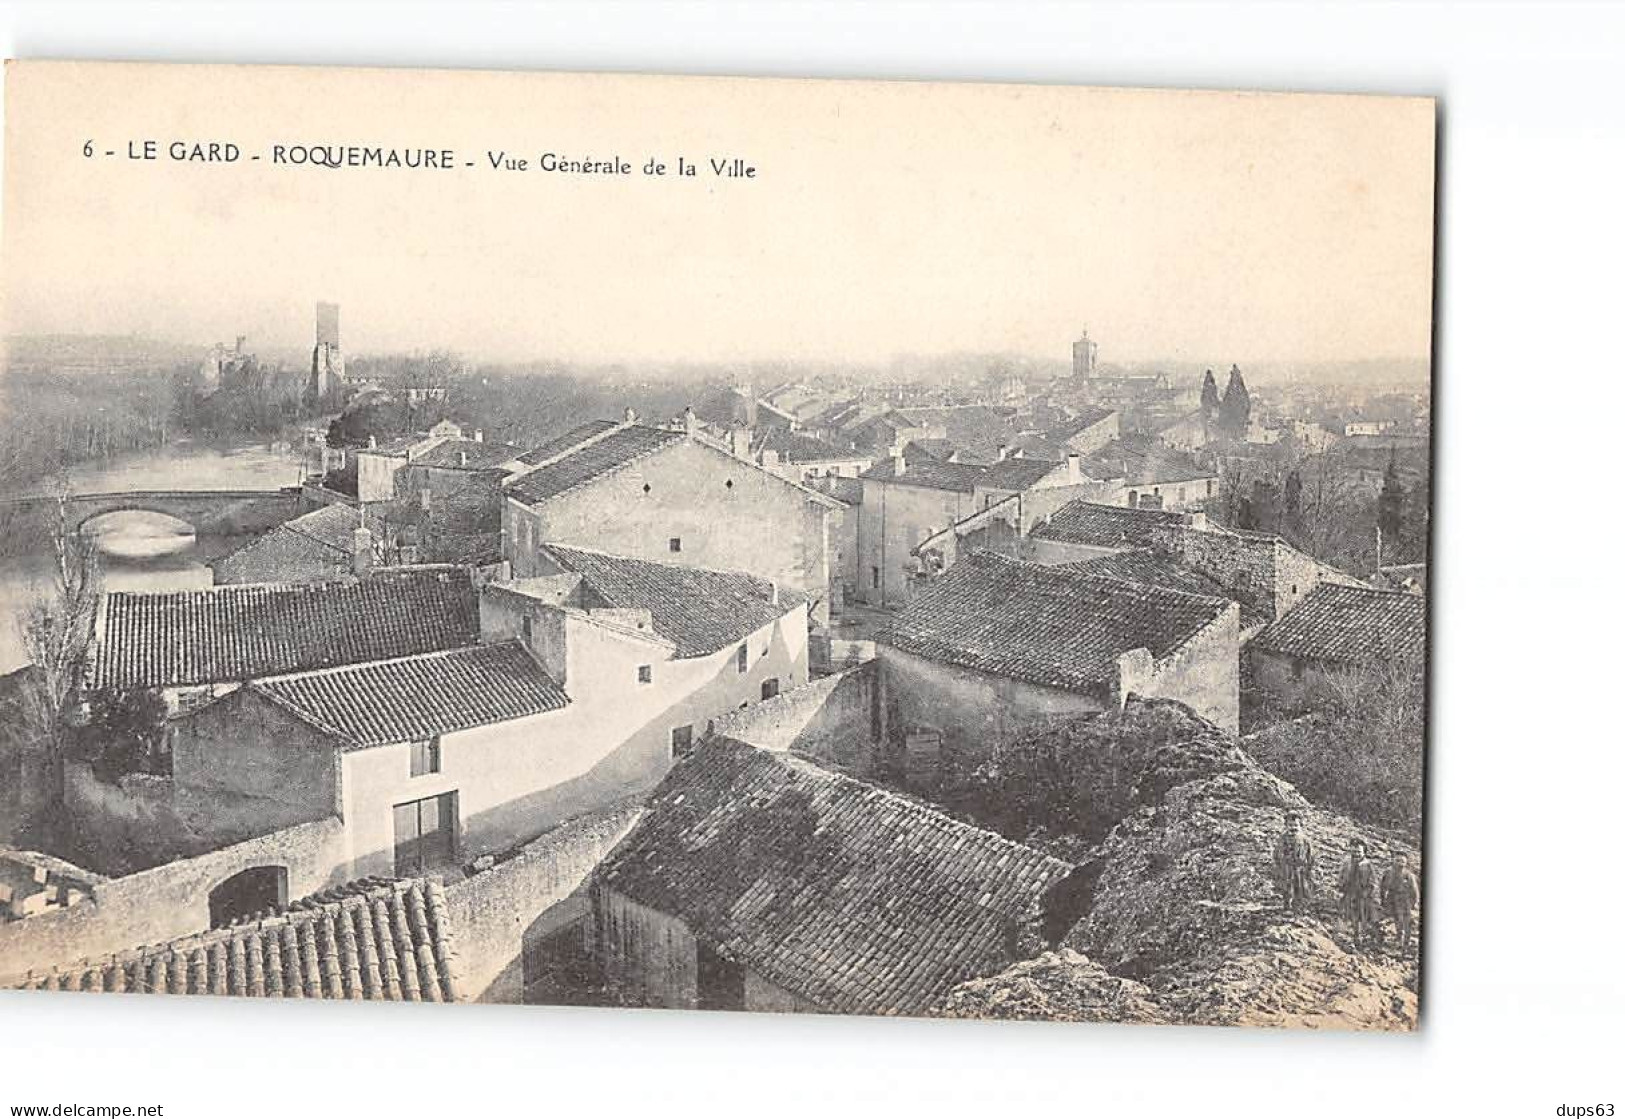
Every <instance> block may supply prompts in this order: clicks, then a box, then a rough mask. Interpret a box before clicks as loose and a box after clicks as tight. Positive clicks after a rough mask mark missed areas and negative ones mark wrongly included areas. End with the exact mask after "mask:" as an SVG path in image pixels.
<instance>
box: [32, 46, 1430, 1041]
mask: <svg viewBox="0 0 1625 1119" xmlns="http://www.w3.org/2000/svg"><path fill="white" fill-rule="evenodd" d="M5 114H6V121H5V172H4V241H3V249H4V296H5V331H6V351H5V361H4V376H3V380H0V527H3V532H0V796H3V799H0V988H7V989H30V990H51V991H75V992H86V991H96V992H155V993H168V994H213V995H231V996H244V997H273V998H275V997H281V998H291V997H298V998H329V999H397V1000H418V1001H423V1000H427V1001H440V1002H496V1003H501V1002H509V1003H514V1002H525V1003H536V1004H574V1005H587V1006H601V1007H665V1008H686V1009H696V1008H698V1009H719V1010H744V1011H795V1012H823V1013H838V1014H865V1015H917V1016H929V1017H938V1018H1024V1019H1042V1020H1054V1021H1066V1022H1079V1021H1089V1022H1144V1023H1194V1024H1215V1025H1269V1026H1314V1027H1343V1028H1351V1029H1373V1030H1409V1029H1414V1028H1415V1026H1416V1024H1417V1014H1418V991H1419V986H1420V984H1419V962H1420V958H1421V957H1420V949H1421V943H1422V930H1421V926H1420V920H1421V912H1422V888H1421V883H1422V881H1423V867H1422V862H1421V853H1422V834H1423V795H1422V793H1423V770H1424V743H1425V733H1424V728H1425V721H1426V694H1425V680H1426V663H1425V658H1426V653H1427V614H1428V610H1427V595H1428V570H1429V568H1428V543H1429V518H1430V508H1431V496H1430V485H1429V474H1430V462H1431V455H1430V430H1431V414H1430V385H1431V354H1430V344H1431V332H1432V302H1433V299H1432V296H1433V268H1432V261H1433V229H1434V215H1433V207H1434V159H1435V142H1434V127H1435V107H1434V103H1433V102H1432V101H1431V100H1428V99H1424V98H1394V97H1363V96H1341V95H1339V96H1327V95H1312V94H1246V93H1233V92H1194V91H1158V90H1114V89H1097V88H1082V87H1056V86H1021V85H977V84H932V83H903V82H848V81H797V80H736V79H722V78H691V77H690V78H676V77H655V76H648V77H643V76H625V75H623V76H609V75H588V74H545V73H536V74H520V73H480V72H452V71H404V70H361V69H322V68H302V67H248V66H197V65H156V64H115V63H83V62H71V63H70V62H12V63H10V64H9V65H8V69H7V73H6V98H5ZM0 997H5V998H8V999H16V1000H26V999H29V998H35V997H39V996H31V995H26V994H19V993H9V991H8V993H6V994H5V995H4V996H0Z"/></svg>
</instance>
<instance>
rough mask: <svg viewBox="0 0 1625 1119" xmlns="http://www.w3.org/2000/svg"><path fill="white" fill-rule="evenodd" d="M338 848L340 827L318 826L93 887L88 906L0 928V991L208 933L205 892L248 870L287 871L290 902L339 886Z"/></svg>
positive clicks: (341, 837)
mask: <svg viewBox="0 0 1625 1119" xmlns="http://www.w3.org/2000/svg"><path fill="white" fill-rule="evenodd" d="M344 847H345V844H344V825H343V824H342V823H340V822H339V821H338V820H337V819H327V820H318V821H316V822H314V823H309V824H300V825H299V826H298V827H293V828H288V829H286V830H284V831H279V832H273V833H271V834H270V835H262V836H259V837H257V838H254V839H250V840H248V841H246V842H244V843H237V844H233V845H232V846H230V847H224V848H221V849H220V850H218V851H211V852H209V853H208V854H206V855H200V856H198V857H196V858H191V859H180V860H177V861H175V862H171V863H165V864H164V865H162V866H156V867H153V868H151V869H150V870H143V871H139V872H137V873H135V874H128V875H125V876H123V877H121V878H110V879H107V880H105V881H103V882H99V883H96V884H95V885H94V886H93V887H92V890H91V898H90V899H89V900H88V901H82V902H80V903H79V904H77V905H74V906H71V907H68V908H66V909H59V910H53V911H52V912H50V913H45V914H42V915H40V916H38V917H30V918H28V919H27V920H24V921H12V922H9V923H6V924H0V986H10V985H13V984H14V983H15V982H16V981H20V980H21V979H23V978H24V977H26V976H27V975H29V974H30V973H34V974H39V973H42V972H49V971H50V970H51V969H53V968H55V967H63V966H67V965H69V964H73V963H76V962H78V961H80V960H89V959H96V958H98V957H101V956H104V955H107V954H108V953H111V952H116V951H120V950H122V949H127V948H134V947H137V946H139V945H142V944H161V943H163V942H164V941H167V940H173V939H175V938H176V937H180V936H186V935H187V934H189V933H194V932H200V931H202V930H204V929H206V928H208V927H209V891H211V890H213V889H214V888H215V887H216V886H218V885H219V884H220V883H221V882H223V881H225V880H226V879H227V878H230V877H231V876H232V875H234V874H236V873H238V872H240V871H243V870H246V869H248V868H249V867H254V866H280V867H285V868H286V869H287V871H288V896H289V897H290V898H299V897H304V896H306V895H307V894H312V893H315V892H316V891H317V890H320V889H322V888H323V887H325V886H329V885H333V884H335V883H337V882H339V881H342V876H340V875H338V874H336V873H335V870H336V868H339V867H341V866H342V865H343V864H344V861H345V850H344Z"/></svg>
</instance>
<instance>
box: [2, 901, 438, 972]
mask: <svg viewBox="0 0 1625 1119" xmlns="http://www.w3.org/2000/svg"><path fill="white" fill-rule="evenodd" d="M17 986H19V987H24V988H33V989H41V990H64V991H127V992H137V991H144V992H149V993H153V994H171V995H188V994H190V995H236V996H240V997H249V998H327V999H392V1000H406V1001H413V1002H453V1001H456V1000H457V999H458V998H459V991H458V987H457V981H456V954H455V948H454V942H453V939H452V933H451V929H450V927H449V921H448V919H447V913H446V902H445V896H444V893H443V892H442V890H441V887H440V884H439V883H438V882H434V881H429V880H424V879H411V880H407V881H402V882H390V883H385V884H384V885H381V886H378V887H375V888H373V889H371V890H367V891H365V892H361V893H356V894H353V895H350V896H347V897H343V898H340V899H337V900H334V901H330V902H326V903H325V904H318V905H312V906H310V907H308V908H303V909H290V910H289V911H287V912H286V913H282V914H278V915H276V916H273V917H267V918H265V919H263V920H259V921H253V922H250V923H246V924H239V925H233V926H230V927H228V928H223V929H214V930H211V931H209V932H205V933H197V934H195V935H192V936H187V937H182V938H180V939H178V940H172V941H169V942H168V943H166V944H159V945H152V946H147V945H143V946H142V947H140V948H136V949H133V950H131V951H127V952H118V953H114V954H113V955H111V956H106V957H103V958H102V959H100V960H96V961H88V960H87V961H83V962H81V963H79V964H77V965H75V966H73V967H71V968H67V969H60V970H55V971H53V972H51V973H50V974H48V975H36V976H30V977H28V978H27V979H25V980H23V981H22V982H21V983H18V984H17Z"/></svg>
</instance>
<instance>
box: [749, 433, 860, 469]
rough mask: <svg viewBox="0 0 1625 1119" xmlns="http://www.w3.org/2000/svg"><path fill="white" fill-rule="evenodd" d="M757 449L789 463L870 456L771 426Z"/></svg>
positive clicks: (844, 459)
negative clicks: (770, 452) (768, 452)
mask: <svg viewBox="0 0 1625 1119" xmlns="http://www.w3.org/2000/svg"><path fill="white" fill-rule="evenodd" d="M755 450H756V453H757V454H761V453H762V452H763V451H772V452H773V453H775V454H777V455H778V456H779V460H780V461H781V462H788V463H809V462H850V461H852V460H853V459H867V458H868V457H869V456H868V455H866V454H864V453H863V452H861V451H855V450H852V449H851V448H849V447H837V446H836V445H835V444H833V443H831V442H828V441H827V440H824V439H817V438H814V437H813V436H811V435H803V434H801V433H800V432H799V431H789V430H787V429H785V428H769V429H768V430H767V432H766V433H765V434H764V435H763V436H762V437H761V439H760V440H759V441H758V442H757V445H756V448H755Z"/></svg>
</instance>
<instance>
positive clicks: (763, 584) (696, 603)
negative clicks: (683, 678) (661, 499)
mask: <svg viewBox="0 0 1625 1119" xmlns="http://www.w3.org/2000/svg"><path fill="white" fill-rule="evenodd" d="M545 550H546V551H547V552H548V553H549V554H550V555H552V556H553V557H554V558H555V559H556V560H557V561H558V563H559V565H560V566H562V567H563V568H564V569H565V570H567V571H574V572H577V573H578V574H580V575H581V576H582V577H583V579H584V580H585V581H586V583H587V585H588V586H589V587H590V588H591V589H592V590H593V591H594V592H595V593H596V594H597V595H598V596H599V597H600V598H601V599H602V600H603V602H604V605H606V606H611V607H621V608H624V609H632V610H647V611H649V614H650V616H651V617H652V618H653V620H654V629H655V632H656V633H657V634H659V635H660V636H661V637H664V638H665V639H666V640H668V641H670V642H672V643H673V644H674V645H675V646H676V647H677V656H678V657H680V658H682V657H702V656H708V655H710V654H712V653H715V652H719V651H720V650H722V649H725V648H727V647H728V646H730V645H732V644H735V643H736V642H738V641H740V640H741V639H743V638H745V637H748V636H749V635H750V634H752V633H754V632H755V631H756V630H758V629H760V628H761V627H763V626H765V625H767V624H768V623H770V622H773V621H777V620H778V619H779V618H782V617H784V615H786V614H788V613H789V612H790V611H791V610H792V609H794V608H795V607H796V606H799V605H800V604H801V603H803V602H805V601H806V599H805V598H804V597H803V596H802V595H800V594H799V593H797V592H795V591H790V590H786V589H782V588H781V589H779V590H778V592H777V594H776V595H775V592H774V587H773V584H772V583H771V582H769V581H768V580H766V579H759V578H757V577H756V576H754V575H747V574H745V573H744V572H739V571H712V570H710V569H708V568H703V567H680V566H678V565H677V564H671V563H651V562H649V561H648V560H639V559H631V558H628V557H626V556H612V555H608V554H605V553H603V552H590V551H587V550H585V549H581V548H566V547H564V546H562V545H558V544H548V545H545Z"/></svg>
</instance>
